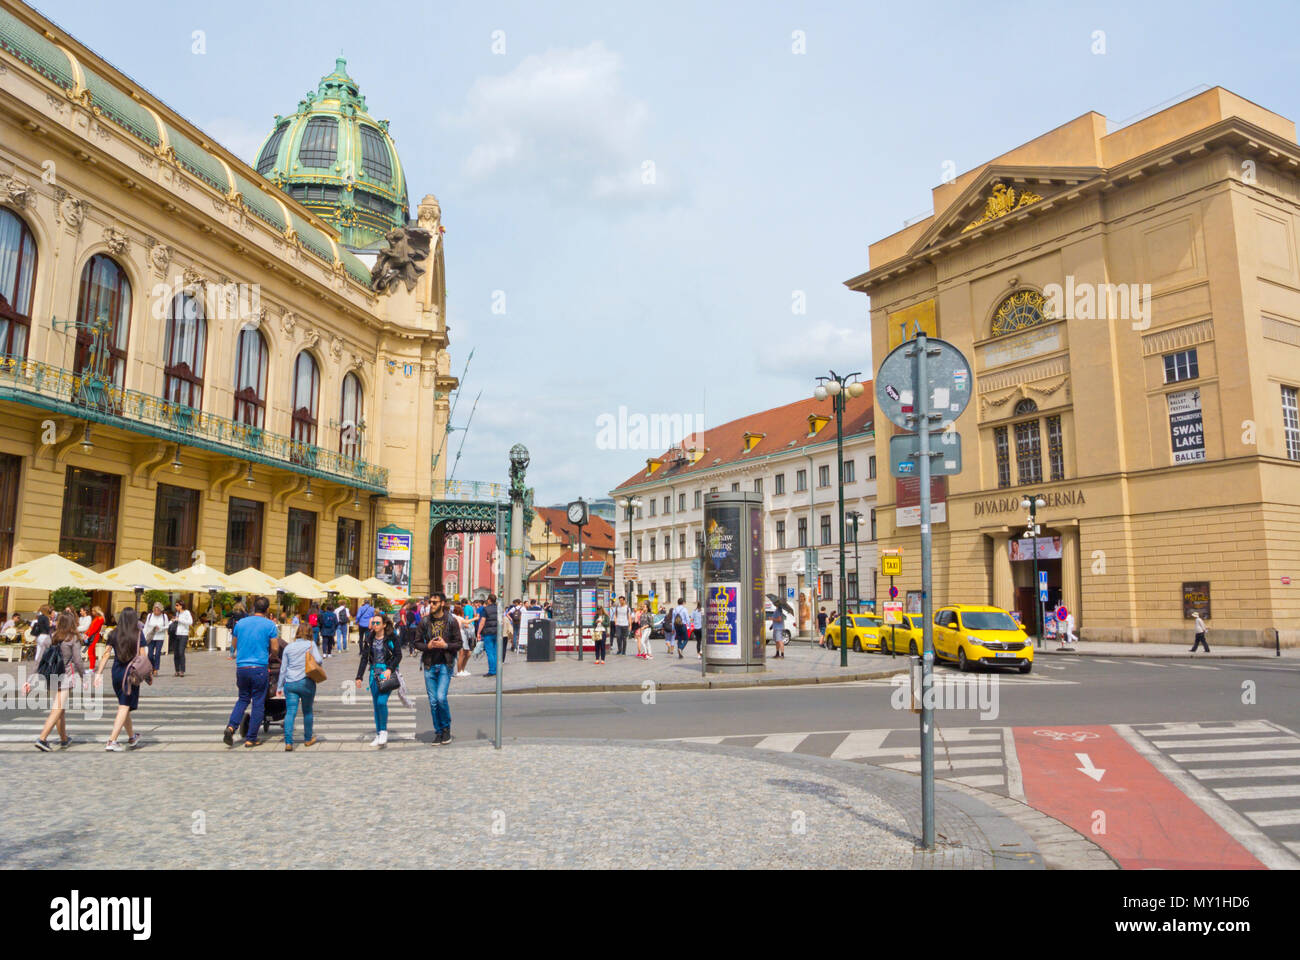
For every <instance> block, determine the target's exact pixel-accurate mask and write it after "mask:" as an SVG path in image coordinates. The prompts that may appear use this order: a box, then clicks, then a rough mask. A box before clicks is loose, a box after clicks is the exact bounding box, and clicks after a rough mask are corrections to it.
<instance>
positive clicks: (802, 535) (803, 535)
mask: <svg viewBox="0 0 1300 960" xmlns="http://www.w3.org/2000/svg"><path fill="white" fill-rule="evenodd" d="M799 546H801V547H806V546H808V518H807V517H800V518H799Z"/></svg>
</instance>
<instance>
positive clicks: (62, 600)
mask: <svg viewBox="0 0 1300 960" xmlns="http://www.w3.org/2000/svg"><path fill="white" fill-rule="evenodd" d="M50 606H51V607H53V608H54V612H55V613H62V612H63V611H64V610H65V609H67V608H69V607H71V608H72V609H73V610H74V611H75V610H76V609H77V608H78V607H88V606H90V594H88V593H86V591H85V590H82V589H81V588H80V587H59V589H57V590H52V591H51V592H50Z"/></svg>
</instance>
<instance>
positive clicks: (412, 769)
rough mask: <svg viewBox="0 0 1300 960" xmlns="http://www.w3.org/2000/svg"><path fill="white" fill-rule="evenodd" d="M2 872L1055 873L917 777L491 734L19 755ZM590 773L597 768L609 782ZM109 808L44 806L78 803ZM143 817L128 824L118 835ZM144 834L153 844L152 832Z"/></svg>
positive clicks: (722, 750) (13, 760)
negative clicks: (501, 738)
mask: <svg viewBox="0 0 1300 960" xmlns="http://www.w3.org/2000/svg"><path fill="white" fill-rule="evenodd" d="M0 766H2V767H3V770H4V774H5V783H6V785H7V789H6V794H7V796H6V808H7V811H8V813H7V816H6V820H7V823H6V829H5V831H4V833H3V836H2V837H0V864H3V865H4V866H6V867H19V868H30V867H68V868H104V869H112V868H121V867H123V866H132V867H142V866H147V865H150V864H165V865H168V866H172V867H182V868H244V869H247V868H268V867H301V866H311V867H322V868H352V867H373V866H386V867H403V868H425V869H428V868H439V867H581V868H587V867H624V868H627V867H631V868H655V867H673V868H681V867H706V868H707V867H727V868H850V869H861V868H907V867H921V868H947V869H963V868H985V869H988V868H998V869H1002V868H1012V869H1034V868H1042V867H1043V865H1044V863H1043V859H1042V857H1041V856H1040V854H1039V853H1038V850H1037V848H1036V846H1035V844H1034V841H1033V840H1032V839H1031V838H1030V836H1029V835H1028V834H1027V833H1026V832H1025V831H1024V830H1023V829H1021V828H1020V827H1019V826H1018V825H1017V824H1016V822H1015V821H1014V820H1013V819H1011V818H1009V817H1007V816H1005V815H1004V814H1001V813H998V812H997V811H995V810H993V809H992V808H991V807H989V806H988V805H987V804H985V803H983V802H981V801H980V800H977V799H974V798H972V797H968V796H964V795H962V794H959V793H956V792H954V791H952V790H950V789H948V788H947V787H943V786H940V788H939V791H938V793H937V802H936V824H937V832H938V835H939V844H938V848H937V850H936V851H934V852H933V853H928V852H924V851H918V849H917V847H916V842H917V838H918V837H919V833H920V813H919V806H920V795H919V794H920V791H919V789H918V781H917V780H916V779H915V778H913V777H908V776H907V775H905V774H898V773H895V772H893V771H887V770H879V769H877V768H872V767H862V766H857V765H852V764H845V763H841V762H839V761H834V760H825V759H820V758H812V757H799V756H780V755H762V754H759V753H758V752H756V751H752V750H745V749H739V748H730V747H722V746H708V745H690V744H662V743H660V744H655V743H634V742H628V741H572V740H568V741H547V740H540V741H538V740H535V741H511V742H507V743H506V744H505V746H504V748H503V749H502V750H501V751H495V750H492V749H491V748H490V747H489V746H487V745H485V744H482V743H481V742H464V743H453V744H451V745H449V746H447V747H437V748H435V747H429V746H422V747H421V748H420V749H407V750H395V751H373V752H369V753H365V754H351V755H349V754H345V753H341V752H337V751H336V752H334V753H322V754H314V753H312V752H311V751H301V750H300V751H295V752H294V753H284V752H283V751H271V750H267V751H265V752H258V753H248V752H245V751H238V752H234V751H231V752H229V753H224V754H217V753H214V754H202V755H193V754H189V755H183V756H182V755H177V754H168V753H165V752H163V753H155V754H153V755H149V754H147V753H141V754H138V755H134V756H133V755H131V754H127V755H106V754H103V753H97V754H93V755H90V754H88V755H84V756H77V757H73V756H72V755H71V754H62V755H60V754H53V755H50V754H40V753H37V752H35V751H31V752H30V753H24V754H13V753H11V754H5V755H4V756H3V758H0ZM593 771H599V774H598V776H593ZM88 783H98V784H103V785H105V789H103V790H102V791H96V793H95V796H94V797H93V807H94V816H81V815H76V816H70V817H60V818H59V826H58V827H57V828H55V829H53V830H51V821H50V817H49V815H48V811H49V810H51V809H55V808H59V807H60V806H61V805H66V803H68V802H69V800H70V798H74V797H75V798H80V800H79V801H78V802H77V803H75V804H74V806H77V807H79V808H80V807H83V806H84V802H85V801H88V800H90V799H91V798H89V797H88V796H87V792H86V785H87V784H88ZM121 825H129V828H119V827H121ZM146 838H147V839H146Z"/></svg>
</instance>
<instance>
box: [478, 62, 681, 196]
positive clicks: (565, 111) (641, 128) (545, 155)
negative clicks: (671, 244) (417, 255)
mask: <svg viewBox="0 0 1300 960" xmlns="http://www.w3.org/2000/svg"><path fill="white" fill-rule="evenodd" d="M621 72H622V58H621V57H620V56H619V55H618V54H617V53H614V52H613V51H611V50H608V49H606V47H605V46H604V44H602V43H600V42H596V43H593V44H591V45H590V46H587V47H582V48H580V49H552V50H548V51H546V52H545V53H542V54H535V55H533V56H529V57H526V58H525V59H524V60H523V61H521V62H520V63H519V65H518V66H516V67H515V68H514V69H513V70H511V71H510V72H509V73H506V74H503V75H500V76H492V77H480V78H479V79H478V80H476V81H475V82H474V86H473V87H472V88H471V89H470V92H469V95H468V102H467V104H466V107H465V110H464V111H463V112H462V113H461V114H460V116H458V117H457V118H455V122H456V123H458V124H460V125H462V126H464V127H466V128H468V129H469V130H470V132H471V135H472V137H473V139H474V140H475V145H474V147H473V148H472V149H471V150H470V151H469V154H468V156H466V158H465V160H464V162H463V165H462V167H463V170H464V173H465V174H466V176H467V177H468V178H469V179H470V180H471V181H475V182H478V183H489V182H490V183H492V184H493V186H502V185H509V186H515V187H520V188H533V189H538V190H540V191H543V192H544V193H545V194H546V195H548V196H549V197H551V198H552V199H556V198H558V199H564V200H570V201H573V200H578V201H582V200H611V199H617V200H620V201H642V202H647V201H649V202H662V201H663V200H664V199H666V191H665V190H664V182H663V177H662V175H661V171H660V169H659V167H660V165H661V164H660V163H659V158H656V157H654V156H652V155H651V154H652V151H651V149H650V146H649V143H648V139H649V138H648V132H647V126H648V121H649V108H648V106H647V105H646V104H645V102H644V101H642V100H639V99H637V98H635V97H633V96H632V95H631V94H629V93H627V92H626V91H625V90H624V89H623V84H622V78H621ZM648 164H649V165H650V166H647V165H648ZM647 180H649V181H650V182H647Z"/></svg>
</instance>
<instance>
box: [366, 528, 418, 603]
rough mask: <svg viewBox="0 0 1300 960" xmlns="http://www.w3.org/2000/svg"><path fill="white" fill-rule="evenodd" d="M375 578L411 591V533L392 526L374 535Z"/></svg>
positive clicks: (407, 591)
mask: <svg viewBox="0 0 1300 960" xmlns="http://www.w3.org/2000/svg"><path fill="white" fill-rule="evenodd" d="M375 577H376V578H378V579H380V580H382V581H384V583H387V584H389V585H390V586H393V587H396V588H397V589H399V590H402V591H405V592H406V593H410V591H411V531H410V530H403V529H402V528H401V527H397V526H393V525H392V524H390V525H388V526H386V527H383V528H382V529H380V530H379V531H378V532H376V534H375Z"/></svg>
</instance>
